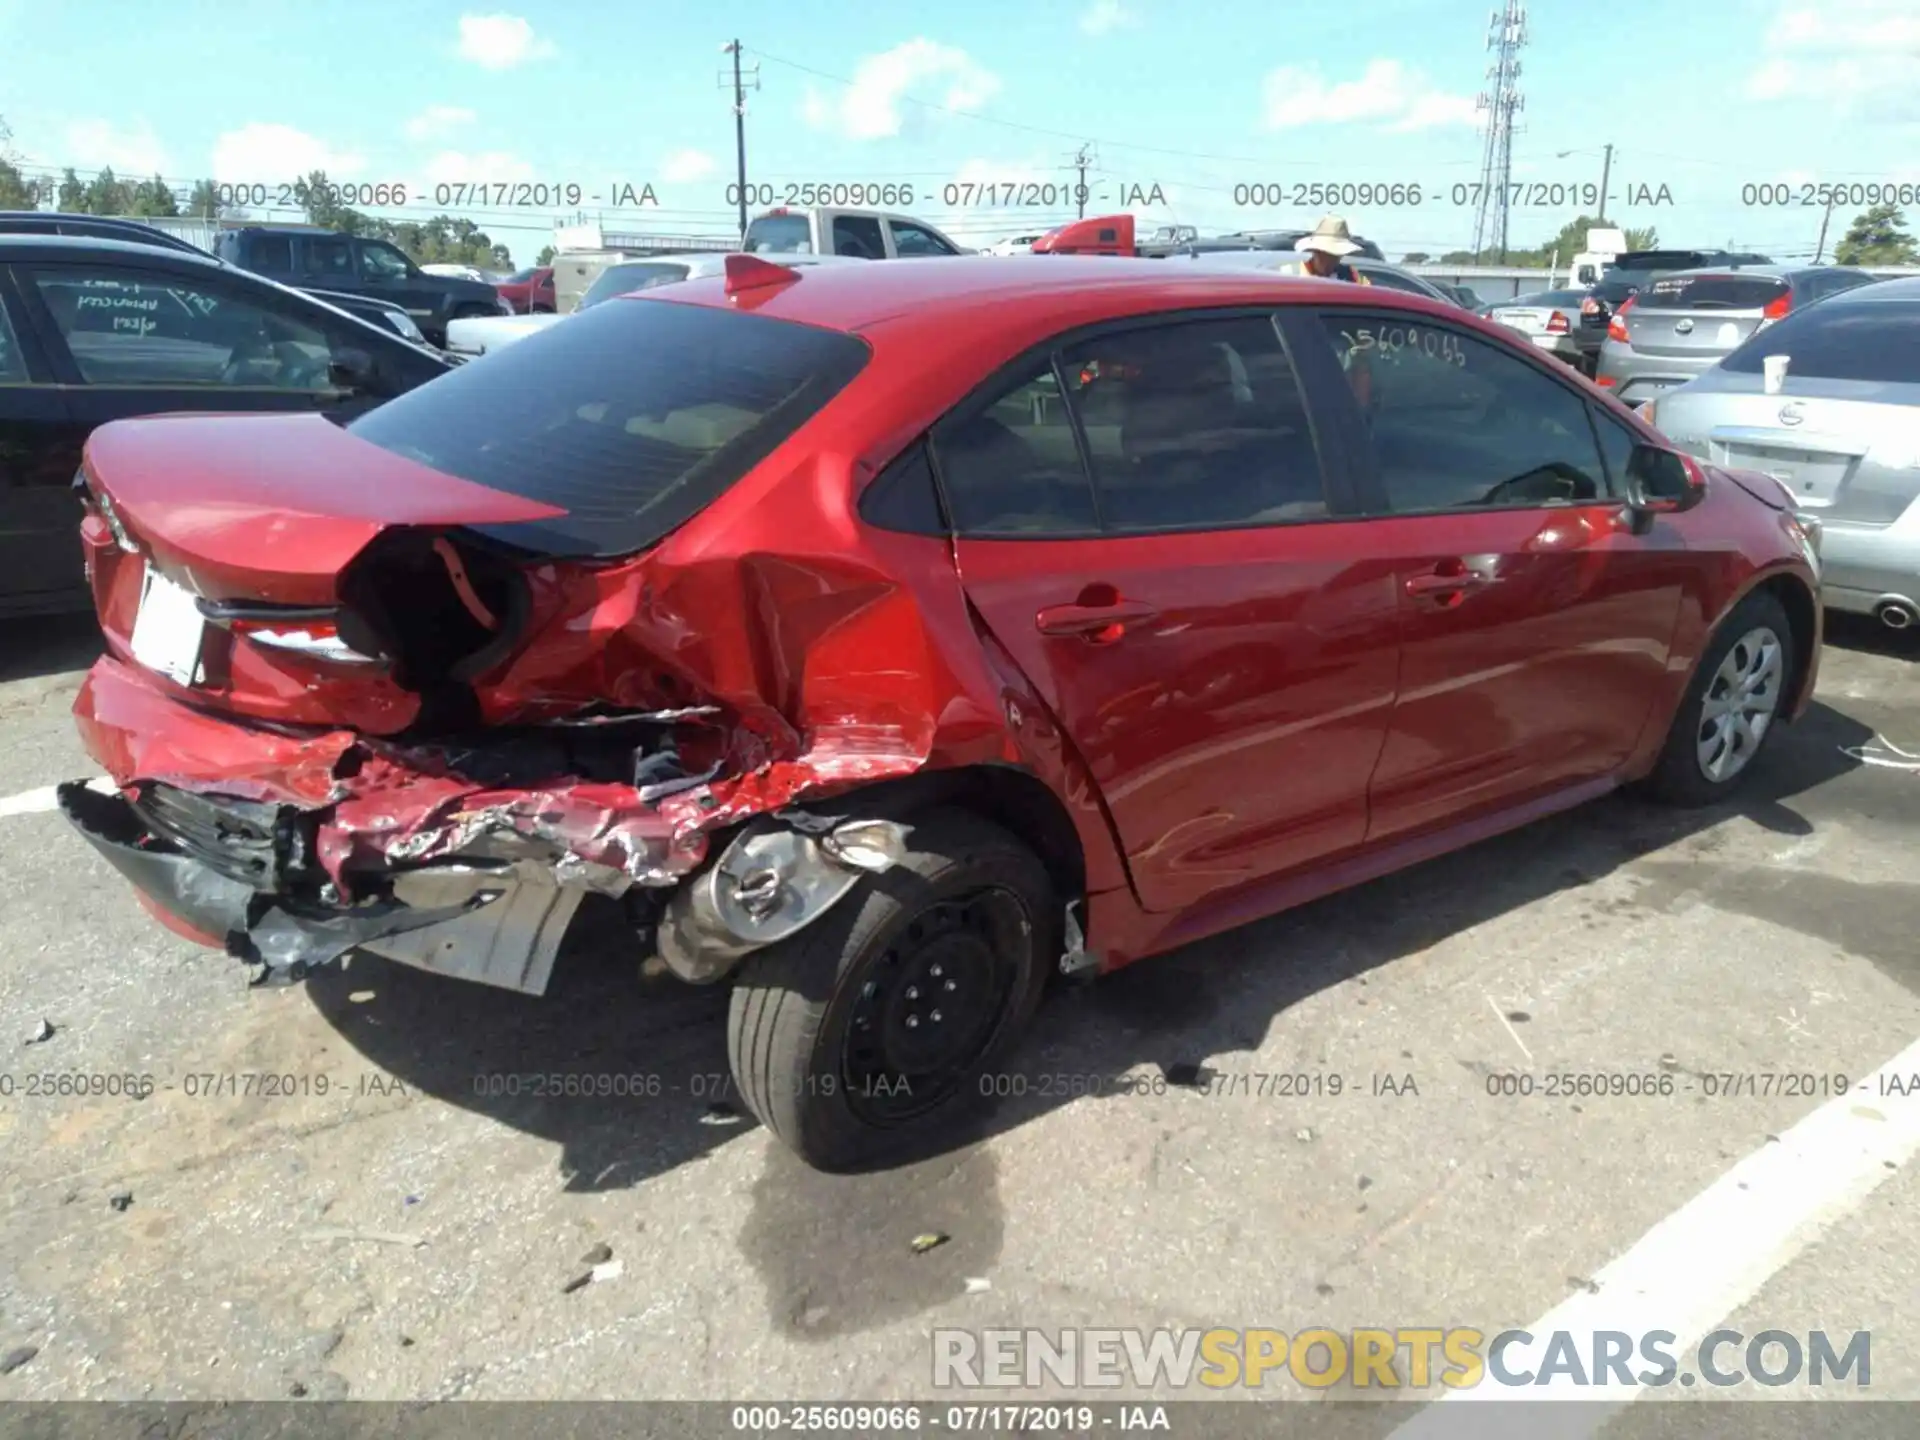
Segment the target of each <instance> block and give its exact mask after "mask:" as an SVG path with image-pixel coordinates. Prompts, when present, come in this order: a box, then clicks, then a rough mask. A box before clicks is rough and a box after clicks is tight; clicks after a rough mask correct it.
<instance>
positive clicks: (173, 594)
mask: <svg viewBox="0 0 1920 1440" xmlns="http://www.w3.org/2000/svg"><path fill="white" fill-rule="evenodd" d="M206 630H207V622H206V617H204V616H203V615H201V613H200V605H199V602H198V600H197V599H196V598H195V597H194V595H193V594H192V592H190V591H188V590H186V589H184V588H183V587H181V586H179V585H176V584H175V583H174V582H173V581H171V580H169V579H168V578H167V577H166V576H164V575H162V574H160V572H159V571H157V570H155V569H154V568H153V567H152V565H148V567H147V574H146V579H145V581H144V582H143V583H142V585H141V588H140V609H139V612H138V613H137V614H136V615H135V616H134V620H133V658H134V659H135V660H137V661H138V662H139V663H140V664H142V665H144V666H146V667H147V669H149V670H152V671H153V672H154V673H156V674H159V675H164V676H166V677H167V678H168V679H169V680H172V681H174V682H175V683H176V684H180V685H191V684H193V683H194V681H195V680H196V679H197V678H198V676H199V670H200V645H201V641H202V640H203V639H204V638H205V636H206Z"/></svg>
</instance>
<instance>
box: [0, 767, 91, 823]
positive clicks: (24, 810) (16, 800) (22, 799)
mask: <svg viewBox="0 0 1920 1440" xmlns="http://www.w3.org/2000/svg"><path fill="white" fill-rule="evenodd" d="M58 788H59V787H58V786H54V785H42V786H41V787H40V788H39V789H38V790H23V791H22V792H21V793H20V794H18V795H9V796H7V797H6V798H5V799H4V800H0V819H4V818H5V817H7V816H8V815H39V814H42V813H44V812H45V811H48V810H52V809H55V808H56V807H57V806H58V805H59V803H60V802H59V800H58V799H57V798H55V792H56V790H57V789H58ZM87 788H88V789H89V790H98V791H99V792H100V793H101V794H103V795H111V794H112V793H113V791H114V789H115V786H114V783H113V781H111V780H109V779H108V778H107V777H106V776H105V775H96V776H94V778H93V779H91V780H89V781H88V782H87Z"/></svg>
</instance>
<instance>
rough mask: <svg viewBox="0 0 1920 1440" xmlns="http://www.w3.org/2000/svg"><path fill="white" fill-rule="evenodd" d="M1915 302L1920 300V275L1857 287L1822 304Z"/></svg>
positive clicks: (1830, 296)
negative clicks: (1843, 302)
mask: <svg viewBox="0 0 1920 1440" xmlns="http://www.w3.org/2000/svg"><path fill="white" fill-rule="evenodd" d="M1850 268H1857V267H1850ZM1915 300H1920V275H1901V276H1898V277H1897V278H1895V279H1892V280H1875V281H1874V282H1873V283H1872V284H1871V285H1856V286H1854V288H1853V289H1851V290H1842V291H1840V292H1839V294H1837V295H1829V296H1828V297H1827V298H1826V299H1825V300H1822V301H1821V302H1820V303H1821V304H1822V305H1838V304H1839V303H1841V302H1842V301H1845V302H1846V303H1847V304H1849V305H1883V304H1886V303H1887V302H1889V301H1892V302H1895V303H1898V302H1900V301H1906V302H1909V303H1911V302H1912V301H1915Z"/></svg>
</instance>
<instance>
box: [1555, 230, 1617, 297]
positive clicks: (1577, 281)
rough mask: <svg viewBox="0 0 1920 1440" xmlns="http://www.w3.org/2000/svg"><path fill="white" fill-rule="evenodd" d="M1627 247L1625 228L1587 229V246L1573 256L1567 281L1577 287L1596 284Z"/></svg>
mask: <svg viewBox="0 0 1920 1440" xmlns="http://www.w3.org/2000/svg"><path fill="white" fill-rule="evenodd" d="M1627 249H1628V246H1627V232H1626V231H1624V230H1589V231H1587V248H1586V249H1584V250H1582V251H1581V252H1580V253H1579V254H1578V255H1576V256H1574V257H1573V262H1572V269H1571V270H1569V271H1568V274H1567V283H1568V284H1569V285H1572V286H1574V287H1576V288H1578V287H1581V286H1586V285H1592V284H1594V283H1595V282H1596V281H1598V280H1599V278H1600V276H1601V275H1602V274H1604V273H1605V271H1606V268H1607V266H1609V265H1611V264H1612V263H1613V262H1614V260H1615V259H1616V258H1617V257H1619V256H1621V255H1624V254H1625V253H1626V251H1627Z"/></svg>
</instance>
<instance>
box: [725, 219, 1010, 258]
mask: <svg viewBox="0 0 1920 1440" xmlns="http://www.w3.org/2000/svg"><path fill="white" fill-rule="evenodd" d="M741 248H742V249H744V250H746V251H747V253H748V254H751V255H846V256H849V257H852V258H854V259H859V260H912V259H918V258H920V257H922V256H930V255H969V254H972V253H973V252H972V251H970V250H968V249H966V248H965V247H964V246H961V245H956V244H955V243H954V242H953V241H952V240H950V239H949V238H948V237H947V236H945V235H942V234H941V233H940V232H939V231H938V230H936V229H934V228H933V226H931V225H929V224H927V222H926V221H924V220H915V219H914V218H913V217H912V216H911V215H895V214H893V213H891V212H890V211H886V210H838V209H828V208H826V207H823V206H813V207H809V208H806V209H798V208H789V207H786V206H782V207H781V208H779V209H777V210H769V211H767V213H766V214H764V215H760V216H757V217H755V218H754V219H753V220H752V221H750V222H749V223H748V225H747V235H746V243H745V245H743V246H742V247H741Z"/></svg>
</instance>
